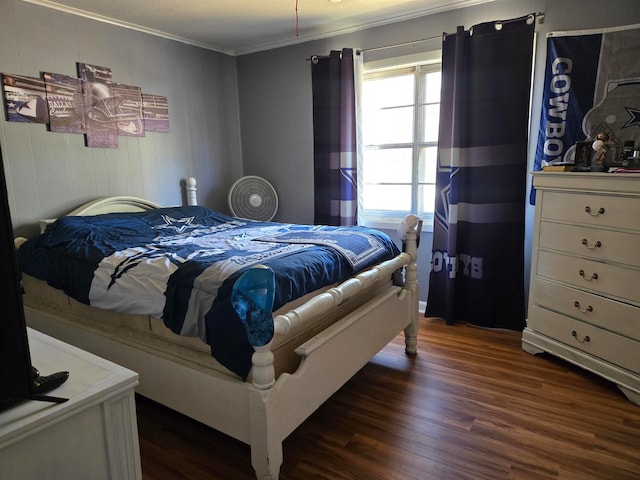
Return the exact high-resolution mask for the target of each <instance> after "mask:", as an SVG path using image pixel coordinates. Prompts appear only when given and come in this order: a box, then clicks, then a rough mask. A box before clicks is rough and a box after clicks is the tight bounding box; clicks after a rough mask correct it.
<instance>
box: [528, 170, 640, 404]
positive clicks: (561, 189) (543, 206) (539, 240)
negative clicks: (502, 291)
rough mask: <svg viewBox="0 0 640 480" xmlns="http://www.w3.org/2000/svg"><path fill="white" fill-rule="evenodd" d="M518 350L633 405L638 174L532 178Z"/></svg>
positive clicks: (636, 391)
mask: <svg viewBox="0 0 640 480" xmlns="http://www.w3.org/2000/svg"><path fill="white" fill-rule="evenodd" d="M533 185H534V187H535V188H536V214H535V226H534V233H533V235H534V236H533V246H532V257H531V285H530V290H529V309H528V320H527V327H526V328H525V329H524V331H523V333H522V348H523V349H524V350H525V351H527V352H529V353H532V354H536V353H541V352H543V351H544V352H548V353H550V354H553V355H556V356H558V357H561V358H563V359H565V360H567V361H569V362H572V363H574V364H576V365H579V366H581V367H583V368H585V369H586V370H590V371H592V372H594V373H596V374H598V375H601V376H602V377H604V378H606V379H608V380H611V381H612V382H614V383H615V384H616V385H617V386H618V388H620V390H622V392H623V393H624V394H625V395H626V396H627V398H628V399H629V400H631V401H632V402H633V403H635V404H637V405H640V174H621V173H620V174H613V173H574V172H536V173H534V174H533Z"/></svg>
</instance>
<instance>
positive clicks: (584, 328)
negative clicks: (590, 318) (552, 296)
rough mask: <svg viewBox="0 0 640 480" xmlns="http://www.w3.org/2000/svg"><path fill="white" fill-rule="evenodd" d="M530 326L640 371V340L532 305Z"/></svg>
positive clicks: (565, 342)
mask: <svg viewBox="0 0 640 480" xmlns="http://www.w3.org/2000/svg"><path fill="white" fill-rule="evenodd" d="M527 326H528V327H529V328H531V329H532V330H535V331H536V332H539V333H541V334H543V335H546V336H548V337H551V338H554V339H556V340H558V341H559V342H562V343H564V344H566V345H568V346H570V347H572V348H575V349H577V350H581V351H583V352H585V353H588V354H590V355H593V356H595V357H598V358H601V359H603V360H605V361H607V362H610V363H613V364H615V365H618V366H619V367H622V368H625V369H627V370H630V371H632V372H634V373H640V355H639V354H638V352H640V342H638V341H636V340H632V339H629V338H626V337H623V336H620V335H617V334H615V333H611V332H608V331H606V330H603V329H601V328H598V327H594V326H593V325H589V324H586V323H583V322H580V321H578V320H575V319H573V318H569V317H565V316H563V315H560V314H558V313H555V312H552V311H550V310H545V309H543V308H540V307H538V306H533V308H532V310H531V311H530V312H529V319H528V320H527Z"/></svg>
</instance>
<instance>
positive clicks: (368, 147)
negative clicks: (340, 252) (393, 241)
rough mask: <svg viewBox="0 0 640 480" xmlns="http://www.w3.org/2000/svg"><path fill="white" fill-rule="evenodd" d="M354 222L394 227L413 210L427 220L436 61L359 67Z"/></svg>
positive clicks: (434, 145)
mask: <svg viewBox="0 0 640 480" xmlns="http://www.w3.org/2000/svg"><path fill="white" fill-rule="evenodd" d="M361 111H362V117H361V118H362V144H363V151H362V155H361V160H360V165H359V172H358V175H359V177H360V188H359V189H358V195H359V197H360V198H359V207H360V211H359V223H360V224H362V225H368V226H371V227H376V228H389V229H395V228H396V227H397V226H398V224H399V223H400V221H401V220H402V218H403V217H404V216H405V215H406V214H408V213H413V214H416V215H418V216H420V217H422V219H423V220H424V221H425V226H426V225H432V223H433V210H434V204H435V183H436V161H437V149H438V124H439V119H440V63H439V61H438V62H437V63H434V62H431V63H429V64H424V65H415V66H409V67H402V68H395V69H384V70H378V71H367V69H366V65H365V71H364V75H363V84H362V105H361Z"/></svg>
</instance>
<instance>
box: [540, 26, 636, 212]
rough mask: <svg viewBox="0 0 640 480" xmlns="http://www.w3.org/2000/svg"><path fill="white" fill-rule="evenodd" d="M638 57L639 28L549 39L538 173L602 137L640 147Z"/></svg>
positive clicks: (569, 158) (553, 35)
mask: <svg viewBox="0 0 640 480" xmlns="http://www.w3.org/2000/svg"><path fill="white" fill-rule="evenodd" d="M639 52H640V25H629V26H625V27H617V28H608V29H601V30H583V31H575V32H551V33H549V34H548V35H547V62H546V67H545V68H546V69H545V80H544V92H543V102H542V114H541V117H540V129H539V134H538V145H537V149H536V156H535V160H534V170H541V169H542V166H543V165H546V164H547V163H551V162H558V161H563V162H573V161H574V154H575V144H576V142H582V141H592V140H594V139H595V136H596V135H597V134H598V133H601V132H606V133H608V134H609V137H610V143H613V144H614V145H618V146H620V147H621V146H622V145H624V142H626V141H633V142H634V149H638V148H640V62H639V61H638V54H639ZM620 151H621V148H620ZM532 203H533V202H532Z"/></svg>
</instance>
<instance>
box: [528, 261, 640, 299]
mask: <svg viewBox="0 0 640 480" xmlns="http://www.w3.org/2000/svg"><path fill="white" fill-rule="evenodd" d="M532 268H536V272H537V275H538V276H540V277H546V278H548V279H550V280H556V281H558V282H562V283H566V284H569V285H573V286H575V287H576V288H579V289H583V290H588V291H591V292H594V293H600V292H601V293H603V294H605V295H610V296H612V297H615V298H618V299H622V300H627V301H631V302H633V303H635V304H640V270H638V269H634V268H626V267H622V266H619V265H610V264H607V263H602V262H596V261H593V260H588V259H586V258H579V257H572V256H569V255H562V254H558V253H553V252H547V251H544V250H540V251H539V252H538V264H537V266H532Z"/></svg>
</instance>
